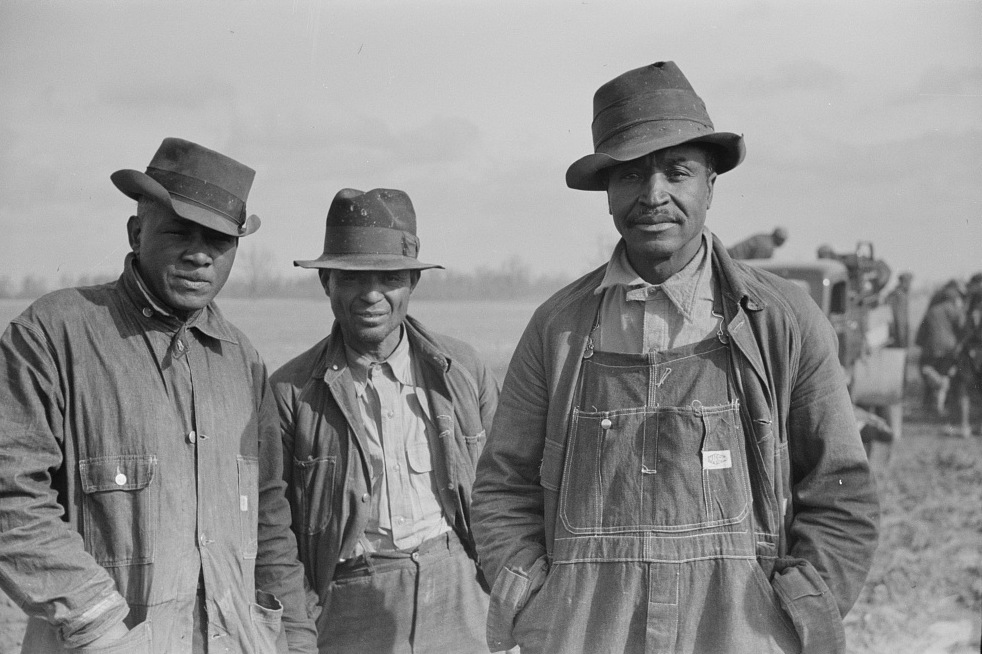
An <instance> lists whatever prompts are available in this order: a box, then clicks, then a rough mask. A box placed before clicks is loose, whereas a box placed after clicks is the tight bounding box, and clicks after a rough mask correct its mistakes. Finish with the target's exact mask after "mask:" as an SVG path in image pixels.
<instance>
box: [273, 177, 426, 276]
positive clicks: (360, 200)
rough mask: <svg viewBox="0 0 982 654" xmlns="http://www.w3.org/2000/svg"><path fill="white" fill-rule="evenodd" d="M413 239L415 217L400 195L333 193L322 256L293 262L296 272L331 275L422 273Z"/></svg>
mask: <svg viewBox="0 0 982 654" xmlns="http://www.w3.org/2000/svg"><path fill="white" fill-rule="evenodd" d="M418 254H419V238H417V237H416V212H415V211H414V210H413V203H412V202H411V201H410V200H409V196H408V195H406V194H405V193H404V192H403V191H396V190H393V189H385V188H377V189H372V190H371V191H368V192H367V193H364V192H362V191H358V190H356V189H352V188H346V189H342V190H340V191H338V194H337V195H335V196H334V201H333V202H331V208H330V209H328V210H327V224H326V227H325V229H324V253H323V254H321V256H320V257H319V258H317V259H309V260H301V261H294V262H293V265H295V266H300V267H301V268H333V269H335V270H424V269H426V268H443V266H438V265H436V264H432V263H423V262H421V261H419V260H418V259H417V258H416V256H417V255H418Z"/></svg>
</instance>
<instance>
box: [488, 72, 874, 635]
mask: <svg viewBox="0 0 982 654" xmlns="http://www.w3.org/2000/svg"><path fill="white" fill-rule="evenodd" d="M593 136H594V146H595V153H594V154H591V155H588V156H586V157H583V158H582V159H580V160H578V161H576V162H575V163H574V164H573V165H572V166H570V168H569V170H568V171H567V174H566V181H567V184H568V185H569V186H570V187H571V188H574V189H581V190H592V191H606V192H607V199H608V205H609V209H610V213H611V215H612V216H613V219H614V226H615V227H616V228H617V230H618V232H620V234H621V237H622V238H621V240H620V242H619V243H618V245H617V247H616V248H615V250H614V253H613V255H612V256H611V259H610V261H609V262H608V263H607V264H606V265H604V266H602V267H600V268H599V269H597V270H595V271H593V272H591V273H589V274H587V275H585V276H584V277H582V278H581V279H579V280H577V281H575V282H573V283H572V284H570V285H569V286H567V287H566V288H564V289H562V290H561V291H559V292H558V293H557V294H556V295H554V296H553V297H552V298H551V299H549V300H547V301H546V303H545V304H543V305H542V306H541V307H539V309H538V310H537V311H536V312H535V314H534V316H533V318H532V320H531V322H530V323H529V325H528V327H527V329H526V331H525V333H524V335H523V336H522V338H521V340H520V342H519V344H518V347H517V349H516V352H515V354H514V356H513V358H512V361H511V364H510V366H509V370H508V374H507V376H506V378H505V382H504V385H503V388H502V395H501V401H500V404H499V408H498V412H497V414H496V417H495V424H494V429H493V431H492V434H491V437H490V438H489V439H488V446H487V448H486V449H485V451H484V453H483V454H482V456H481V460H480V462H479V463H478V471H477V480H476V481H475V485H474V509H473V515H474V534H475V537H476V539H477V547H478V553H479V554H480V557H481V565H482V567H483V569H484V571H485V573H486V574H487V575H488V581H489V582H490V583H491V584H492V593H491V606H490V611H489V615H488V643H489V645H490V646H491V649H492V650H501V649H505V648H506V647H510V646H512V645H514V644H515V643H516V642H517V643H518V644H519V645H520V646H521V651H522V654H534V653H537V652H555V653H560V652H561V653H563V654H576V653H579V652H584V653H585V652H589V653H591V654H596V653H600V652H673V653H684V652H688V653H709V652H728V653H731V654H732V653H747V654H750V653H754V654H757V653H760V652H809V653H816V654H817V653H821V654H830V653H835V652H844V651H845V642H844V640H845V639H844V634H843V627H842V618H843V617H844V616H845V614H846V612H847V611H848V610H849V608H850V607H851V606H852V604H853V602H854V601H855V600H856V597H857V595H858V594H859V591H860V589H861V588H862V585H863V582H864V580H865V578H866V574H867V571H868V570H869V566H870V564H871V561H872V557H873V552H874V550H875V547H876V538H877V527H876V525H877V516H878V502H877V498H876V495H875V491H874V486H873V479H872V477H871V475H870V470H869V466H868V463H867V460H866V455H865V452H864V450H863V445H862V441H861V440H860V436H859V433H858V431H857V428H856V423H855V421H854V418H853V410H852V405H851V404H850V401H849V394H848V392H847V390H846V384H845V379H844V377H843V374H842V371H841V370H840V368H839V364H838V357H837V356H836V348H837V345H836V338H835V334H834V333H833V330H832V327H831V325H830V324H829V322H828V321H827V320H826V319H825V317H824V316H823V315H822V313H821V311H820V310H819V308H818V307H817V305H816V304H815V302H814V301H812V300H811V298H810V297H809V296H808V295H807V294H806V293H805V292H804V291H802V290H800V289H799V288H797V287H796V286H795V285H794V284H791V283H789V282H787V281H784V280H781V279H779V278H777V277H775V276H773V275H770V274H768V273H765V272H761V271H758V270H756V269H754V268H751V267H749V266H746V265H745V264H743V263H740V262H737V261H734V260H733V259H732V258H731V257H730V256H729V255H728V254H727V252H726V249H725V248H724V247H723V246H722V245H721V244H720V242H719V241H718V240H717V239H716V238H715V236H713V234H712V233H711V232H710V231H709V230H708V228H706V226H705V219H706V212H707V210H708V209H709V207H710V204H711V202H712V199H713V192H714V186H715V182H716V180H717V176H718V175H720V174H723V173H725V172H727V171H729V170H731V169H732V168H734V167H735V166H737V165H738V164H739V163H740V162H741V161H742V160H743V157H744V153H745V149H744V143H743V138H742V137H741V136H738V135H736V134H731V133H726V132H716V131H715V130H714V128H713V124H712V122H711V121H710V119H709V115H708V114H707V112H706V108H705V105H704V104H703V102H702V100H701V99H700V98H699V97H698V96H697V95H696V93H695V91H694V90H693V89H692V87H691V85H690V84H689V82H688V80H686V78H685V76H684V75H683V74H682V72H681V71H680V70H679V68H678V67H677V66H676V65H675V64H674V63H672V62H659V63H655V64H652V65H650V66H646V67H644V68H639V69H636V70H632V71H629V72H626V73H624V74H623V75H620V76H619V77H617V78H615V79H614V80H612V81H611V82H609V83H607V84H605V85H604V86H602V87H601V88H600V89H599V90H598V91H597V93H596V95H595V96H594V122H593Z"/></svg>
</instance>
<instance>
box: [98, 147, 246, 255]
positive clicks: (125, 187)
mask: <svg viewBox="0 0 982 654" xmlns="http://www.w3.org/2000/svg"><path fill="white" fill-rule="evenodd" d="M255 176H256V171H254V170H253V169H252V168H249V167H248V166H244V165H242V164H240V163H239V162H238V161H235V160H234V159H230V158H229V157H226V156H225V155H224V154H220V153H218V152H215V151H214V150H209V149H208V148H205V147H202V146H200V145H198V144H197V143H192V142H191V141H185V140H184V139H178V138H166V139H164V140H163V142H162V143H161V144H160V147H159V148H157V152H156V154H154V155H153V159H151V160H150V165H149V166H147V172H146V173H141V172H140V171H138V170H129V169H124V170H117V171H116V172H114V173H113V174H112V175H110V176H109V177H110V179H112V181H113V184H115V185H116V188H118V189H119V190H120V191H122V192H123V193H125V194H126V195H127V196H129V197H131V198H133V199H134V200H137V201H139V200H140V198H142V197H149V198H152V199H154V200H157V201H158V202H160V203H161V204H163V205H164V206H166V207H168V208H170V209H171V210H172V211H173V212H174V213H176V214H177V215H178V216H180V217H181V218H184V219H186V220H190V221H192V222H196V223H198V224H200V225H204V226H205V227H208V228H209V229H213V230H215V231H216V232H221V233H223V234H228V235H230V236H248V235H249V234H252V233H253V232H255V231H256V230H257V229H259V225H260V220H259V217H258V216H248V217H246V198H247V197H248V196H249V189H250V188H251V187H252V180H253V178H254V177H255Z"/></svg>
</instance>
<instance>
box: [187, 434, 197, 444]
mask: <svg viewBox="0 0 982 654" xmlns="http://www.w3.org/2000/svg"><path fill="white" fill-rule="evenodd" d="M196 440H198V435H197V434H196V433H194V432H193V431H189V432H188V442H189V443H194V442H195V441H196Z"/></svg>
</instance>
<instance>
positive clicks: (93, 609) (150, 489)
mask: <svg viewBox="0 0 982 654" xmlns="http://www.w3.org/2000/svg"><path fill="white" fill-rule="evenodd" d="M254 175H255V172H254V171H253V170H252V169H250V168H248V167H246V166H244V165H242V164H240V163H239V162H237V161H235V160H233V159H230V158H229V157H226V156H225V155H222V154H220V153H218V152H215V151H213V150H209V149H208V148H205V147H202V146H200V145H197V144H195V143H191V142H190V141H185V140H183V139H176V138H167V139H164V141H163V143H161V145H160V148H159V149H158V150H157V152H156V154H155V155H154V157H153V159H152V160H151V162H150V165H149V166H148V168H147V170H146V173H142V172H139V171H136V170H120V171H117V172H116V173H113V175H112V181H113V183H114V184H115V185H116V187H117V188H119V189H120V190H121V191H122V192H123V193H125V194H126V195H127V196H128V197H130V198H132V199H134V200H136V201H137V211H136V215H135V216H132V217H131V218H130V219H129V222H128V223H127V225H126V228H127V233H128V235H129V243H130V247H131V248H132V252H130V253H129V254H128V255H127V256H126V261H125V264H124V269H123V273H122V275H121V276H120V278H119V279H118V280H117V281H115V282H113V283H110V284H104V285H101V286H90V287H84V288H73V289H65V290H61V291H56V292H54V293H51V294H49V295H47V296H45V297H43V298H41V299H39V300H38V301H37V302H35V303H34V304H32V305H31V306H30V307H29V308H28V309H27V310H26V311H25V312H24V313H23V314H21V315H20V316H18V317H17V318H15V319H14V320H13V321H12V322H11V324H10V326H9V327H8V328H7V330H6V332H4V334H3V337H2V339H0V586H2V587H3V589H4V591H5V592H7V594H8V595H10V597H11V598H13V600H14V601H15V602H17V604H18V605H19V606H21V607H22V608H23V609H24V610H25V611H26V612H27V614H28V615H29V616H30V619H29V621H28V624H27V631H26V634H25V636H24V644H23V649H22V651H23V652H30V653H37V654H51V653H56V652H93V653H94V652H101V653H109V652H113V653H117V652H118V653H120V654H122V653H124V652H125V653H126V654H143V653H149V652H153V653H155V654H185V653H193V654H212V653H214V652H237V653H242V654H251V653H255V654H268V653H270V652H287V651H288V650H289V651H291V652H313V651H315V633H314V626H313V623H312V621H311V620H310V618H309V617H308V614H307V607H306V603H305V596H304V588H303V568H302V567H301V565H300V563H299V561H298V560H297V550H296V541H295V539H294V537H293V533H292V532H291V531H290V507H289V504H287V501H286V498H285V497H284V494H283V489H284V484H283V480H282V474H281V471H282V448H281V446H280V440H279V430H278V422H277V416H276V407H275V404H274V402H273V398H272V395H271V393H270V392H269V385H268V381H267V377H266V368H265V366H264V364H263V362H262V360H261V359H260V358H259V355H258V354H257V353H256V350H255V349H253V347H252V345H251V344H250V343H249V341H248V340H247V339H246V338H245V336H244V335H243V334H242V333H241V332H240V331H238V330H237V329H236V328H235V327H234V326H233V325H232V324H231V323H229V322H228V321H226V320H225V319H224V318H223V317H222V314H221V313H220V312H219V310H218V308H217V307H216V306H215V304H214V302H213V301H212V300H213V299H214V298H215V296H216V295H217V294H218V292H219V291H220V290H221V288H222V286H223V285H224V284H225V281H226V280H227V279H228V275H229V272H230V271H231V268H232V263H233V261H234V259H235V252H236V248H237V245H238V240H239V238H240V237H243V236H248V235H249V234H252V233H253V232H255V231H256V230H257V229H258V228H259V218H257V217H256V216H254V215H249V214H247V213H246V208H245V201H246V197H247V196H248V193H249V189H250V187H251V186H252V180H253V177H254Z"/></svg>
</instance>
